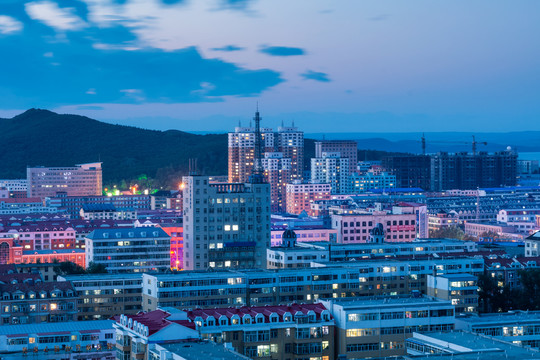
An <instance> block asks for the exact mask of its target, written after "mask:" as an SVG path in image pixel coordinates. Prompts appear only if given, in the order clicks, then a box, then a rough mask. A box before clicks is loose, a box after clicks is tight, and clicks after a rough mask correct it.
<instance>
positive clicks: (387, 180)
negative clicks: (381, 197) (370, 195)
mask: <svg viewBox="0 0 540 360" xmlns="http://www.w3.org/2000/svg"><path fill="white" fill-rule="evenodd" d="M351 181H352V192H353V193H355V194H361V193H365V192H369V191H371V190H373V189H383V190H385V189H393V188H395V187H396V176H395V175H391V174H389V173H388V172H386V171H383V172H381V173H379V174H376V173H374V172H373V171H368V172H366V173H365V174H358V173H357V172H354V173H351Z"/></svg>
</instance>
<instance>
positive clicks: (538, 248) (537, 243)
mask: <svg viewBox="0 0 540 360" xmlns="http://www.w3.org/2000/svg"><path fill="white" fill-rule="evenodd" d="M525 256H526V257H538V256H540V231H537V232H535V233H534V234H531V235H530V236H528V237H526V238H525Z"/></svg>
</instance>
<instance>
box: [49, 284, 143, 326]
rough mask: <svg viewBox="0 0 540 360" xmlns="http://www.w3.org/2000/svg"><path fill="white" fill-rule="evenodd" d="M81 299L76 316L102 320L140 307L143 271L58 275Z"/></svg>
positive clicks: (80, 318) (78, 318)
mask: <svg viewBox="0 0 540 360" xmlns="http://www.w3.org/2000/svg"><path fill="white" fill-rule="evenodd" d="M58 281H60V282H62V281H64V282H68V283H71V284H72V285H73V288H74V289H75V291H76V292H77V295H78V297H79V299H80V301H79V306H78V312H77V315H76V318H77V320H79V321H81V320H105V319H110V318H111V317H113V316H115V315H118V314H136V313H138V312H139V311H141V309H142V294H141V292H142V274H141V273H134V274H85V275H61V276H58Z"/></svg>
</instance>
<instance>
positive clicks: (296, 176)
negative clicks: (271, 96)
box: [276, 124, 304, 180]
mask: <svg viewBox="0 0 540 360" xmlns="http://www.w3.org/2000/svg"><path fill="white" fill-rule="evenodd" d="M276 140H277V147H278V151H279V152H281V153H282V154H283V158H287V159H291V180H302V178H303V174H304V132H303V131H299V130H298V128H297V127H295V126H294V124H293V125H292V126H290V127H287V126H283V125H282V126H280V127H278V132H277V134H276Z"/></svg>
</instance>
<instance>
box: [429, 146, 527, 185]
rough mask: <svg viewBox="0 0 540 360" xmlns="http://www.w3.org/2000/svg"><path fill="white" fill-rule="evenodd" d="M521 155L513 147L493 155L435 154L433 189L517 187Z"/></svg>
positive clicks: (432, 161)
mask: <svg viewBox="0 0 540 360" xmlns="http://www.w3.org/2000/svg"><path fill="white" fill-rule="evenodd" d="M517 157H518V156H517V153H516V152H515V151H511V150H509V151H500V152H496V153H493V154H488V153H487V152H480V153H477V154H470V153H466V152H464V153H456V154H449V153H438V154H436V155H433V156H431V190H433V191H442V190H451V189H477V188H479V187H480V188H491V187H502V186H514V185H516V182H517Z"/></svg>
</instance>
